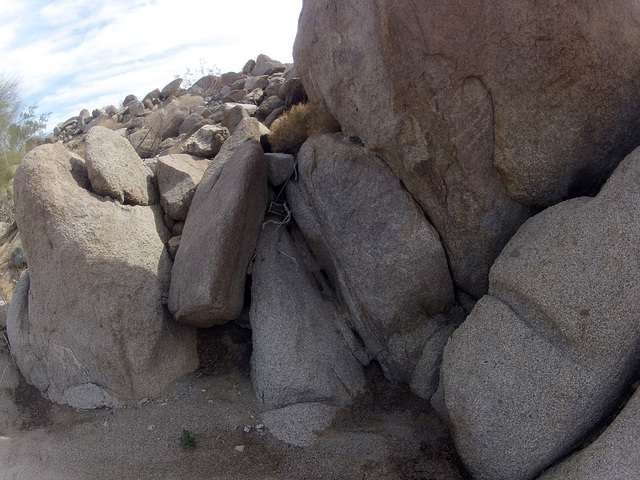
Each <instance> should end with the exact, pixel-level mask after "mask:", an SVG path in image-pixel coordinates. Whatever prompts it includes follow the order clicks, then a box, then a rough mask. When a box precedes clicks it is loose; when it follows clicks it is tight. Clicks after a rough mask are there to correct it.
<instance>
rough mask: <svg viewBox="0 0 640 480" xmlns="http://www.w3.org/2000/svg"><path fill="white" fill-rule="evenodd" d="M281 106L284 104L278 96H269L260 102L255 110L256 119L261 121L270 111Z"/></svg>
mask: <svg viewBox="0 0 640 480" xmlns="http://www.w3.org/2000/svg"><path fill="white" fill-rule="evenodd" d="M282 106H284V102H283V101H282V100H280V98H278V96H276V95H274V96H271V97H269V98H267V99H265V100H264V101H263V102H262V103H261V104H260V106H259V107H258V110H257V111H256V114H255V117H256V118H257V119H258V120H260V121H263V120H265V119H266V118H267V117H268V116H269V115H271V112H273V111H274V110H275V109H277V108H280V107H282Z"/></svg>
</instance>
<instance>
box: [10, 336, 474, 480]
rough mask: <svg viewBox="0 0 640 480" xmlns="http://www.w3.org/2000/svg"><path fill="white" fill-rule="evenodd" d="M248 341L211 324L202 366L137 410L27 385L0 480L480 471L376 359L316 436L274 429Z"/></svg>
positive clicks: (445, 476) (433, 479)
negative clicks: (354, 395) (466, 464)
mask: <svg viewBox="0 0 640 480" xmlns="http://www.w3.org/2000/svg"><path fill="white" fill-rule="evenodd" d="M250 340H251V339H250V333H249V331H248V330H243V329H241V328H239V327H236V326H235V325H230V326H225V327H215V328H212V329H207V330H201V331H200V338H199V341H200V348H199V353H200V360H201V365H200V369H199V370H198V371H197V372H195V373H194V374H192V375H190V376H187V377H185V378H183V379H181V380H179V381H177V382H175V383H174V384H173V386H172V387H171V388H170V390H169V391H167V392H166V393H165V394H164V395H162V396H159V397H155V398H150V399H145V400H143V401H141V402H140V403H139V404H138V405H135V406H131V407H127V408H120V409H115V410H114V409H99V410H93V411H77V410H74V409H72V408H70V407H66V406H60V405H55V404H52V403H51V402H48V401H46V400H44V399H43V398H42V397H41V396H40V394H39V393H38V392H37V391H35V389H33V388H32V387H29V386H27V385H22V386H21V387H20V388H19V389H18V390H17V392H16V402H17V403H18V405H19V406H20V409H21V419H20V425H19V428H17V429H15V430H14V431H13V432H11V433H9V434H7V435H6V436H0V480H63V479H64V480H76V479H77V480H80V479H82V480H85V479H385V480H387V479H389V480H391V479H424V480H457V479H465V478H470V477H469V476H468V475H467V474H466V473H465V472H464V470H463V468H462V467H461V466H460V462H459V459H458V457H457V455H456V453H455V450H454V448H453V446H452V443H451V440H450V438H449V437H448V435H447V433H446V430H445V428H444V427H443V425H442V424H441V422H440V421H439V420H438V418H437V417H436V415H435V414H434V413H433V411H432V410H431V408H430V406H429V404H428V402H425V401H424V400H421V399H419V398H417V397H415V396H413V395H412V394H410V393H409V392H408V390H406V389H405V388H402V387H398V386H394V385H390V384H389V383H388V382H386V381H385V380H384V379H383V378H382V375H381V373H380V371H379V370H377V369H376V368H375V367H371V368H370V369H369V371H368V377H369V390H368V393H367V394H365V395H364V396H363V397H362V398H359V399H357V401H356V402H355V403H354V405H353V406H352V407H349V408H348V409H345V410H343V411H341V412H340V413H339V414H338V415H337V416H336V418H335V419H334V422H333V424H332V425H331V427H330V428H328V429H327V430H325V431H323V432H319V433H318V435H317V441H316V442H315V444H314V445H313V446H310V447H305V448H301V447H294V446H291V445H287V444H285V443H283V442H281V441H280V440H278V439H276V438H275V437H274V436H273V435H272V434H271V433H270V432H269V430H268V428H263V427H262V425H261V412H263V410H264V407H263V406H261V405H260V404H259V402H258V401H257V400H256V398H255V395H254V393H253V390H252V387H251V383H250V379H249V358H250V354H251V351H250V345H251V342H250ZM185 430H186V431H187V432H188V433H189V435H190V436H191V437H192V438H193V439H194V440H195V446H191V447H189V446H185V445H184V443H185V442H184V439H183V432H184V431H185Z"/></svg>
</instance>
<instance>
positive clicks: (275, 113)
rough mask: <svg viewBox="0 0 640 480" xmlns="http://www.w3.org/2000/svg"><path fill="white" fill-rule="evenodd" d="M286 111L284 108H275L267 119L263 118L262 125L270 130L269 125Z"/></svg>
mask: <svg viewBox="0 0 640 480" xmlns="http://www.w3.org/2000/svg"><path fill="white" fill-rule="evenodd" d="M286 110H287V107H286V106H283V107H279V108H276V109H275V110H274V111H273V112H271V113H270V114H269V116H268V117H267V118H265V120H264V122H262V123H263V124H264V126H265V127H267V128H271V125H273V122H275V121H276V120H277V119H279V118H280V117H281V116H282V115H283V114H284V112H285V111H286Z"/></svg>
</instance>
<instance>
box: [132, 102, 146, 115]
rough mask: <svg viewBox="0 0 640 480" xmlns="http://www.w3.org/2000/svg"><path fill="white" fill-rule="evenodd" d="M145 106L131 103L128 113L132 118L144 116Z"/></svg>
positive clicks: (139, 103)
mask: <svg viewBox="0 0 640 480" xmlns="http://www.w3.org/2000/svg"><path fill="white" fill-rule="evenodd" d="M144 110H145V106H144V103H142V102H133V103H132V104H130V105H129V113H130V114H131V115H133V116H134V117H139V116H140V115H142V114H144Z"/></svg>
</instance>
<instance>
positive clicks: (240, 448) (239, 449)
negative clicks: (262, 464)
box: [236, 445, 244, 453]
mask: <svg viewBox="0 0 640 480" xmlns="http://www.w3.org/2000/svg"><path fill="white" fill-rule="evenodd" d="M236 451H238V452H240V453H242V452H244V445H238V446H237V447H236Z"/></svg>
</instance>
